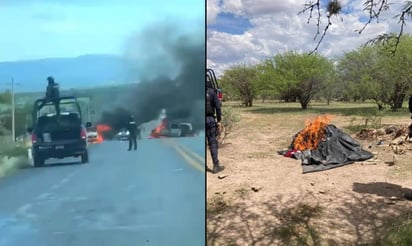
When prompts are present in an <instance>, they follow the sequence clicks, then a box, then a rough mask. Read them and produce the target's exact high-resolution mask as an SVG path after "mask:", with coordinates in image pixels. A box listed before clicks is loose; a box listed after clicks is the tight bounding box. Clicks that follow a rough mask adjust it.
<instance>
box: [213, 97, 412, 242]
mask: <svg viewBox="0 0 412 246" xmlns="http://www.w3.org/2000/svg"><path fill="white" fill-rule="evenodd" d="M227 105H228V104H227V103H226V104H225V106H227ZM232 105H236V104H232ZM235 108H236V110H237V111H238V112H239V113H240V114H241V121H240V122H239V123H238V124H237V125H236V126H235V128H234V129H233V131H232V133H231V135H230V136H229V137H228V139H227V143H228V144H227V145H225V146H224V147H223V148H221V149H220V150H219V154H220V161H221V163H222V164H223V165H224V166H225V167H226V169H225V171H223V172H222V173H221V174H219V175H226V177H225V178H224V179H218V178H217V176H218V175H213V174H211V173H208V174H207V195H208V212H209V211H213V212H209V213H208V222H207V223H208V244H209V245H360V244H366V243H372V244H371V245H373V244H374V243H377V242H379V241H381V240H383V237H384V236H385V235H386V234H387V233H388V231H389V229H388V228H389V227H388V223H389V224H390V223H392V222H393V221H394V220H395V219H396V218H398V216H401V215H403V214H404V213H406V212H407V211H408V210H410V209H411V208H412V205H411V204H412V203H411V202H408V201H405V200H402V195H403V193H404V192H405V191H408V190H409V189H408V187H412V165H411V164H410V163H411V162H410V157H411V154H412V153H409V152H407V153H406V154H404V155H399V156H397V161H396V164H395V165H393V164H392V165H389V164H388V163H390V161H391V160H393V153H392V152H391V151H390V148H389V147H387V146H379V147H378V146H375V145H373V147H372V148H371V149H370V150H371V151H372V152H373V153H375V154H376V155H375V156H376V158H377V160H376V162H375V163H372V164H369V163H355V164H352V165H347V166H344V167H340V168H336V169H331V170H328V171H323V172H317V173H309V174H302V169H301V166H300V162H299V161H297V160H294V159H290V158H285V157H283V156H279V155H278V154H277V151H278V150H281V149H284V148H287V147H288V146H289V144H290V142H291V140H292V136H293V135H294V134H295V133H296V132H297V131H299V130H300V129H301V128H302V127H303V126H304V123H305V120H306V119H310V118H313V117H315V116H317V115H319V114H332V115H333V119H332V122H331V123H333V124H335V125H336V126H337V127H339V128H342V129H346V130H345V131H349V130H348V128H349V126H350V125H351V124H352V125H360V124H364V120H365V118H364V117H366V116H365V115H362V112H364V113H365V112H368V113H369V117H371V116H374V115H373V113H371V112H370V111H371V110H372V109H373V108H374V105H373V104H372V105H371V104H364V105H353V104H351V105H347V104H332V105H331V106H326V105H322V104H319V105H314V106H313V107H312V108H311V109H310V110H308V111H302V110H300V109H299V108H298V105H296V104H259V105H257V106H254V107H253V108H239V107H235ZM378 116H379V117H381V120H382V124H409V123H410V119H409V114H408V113H405V112H399V113H395V114H390V113H384V114H382V115H378ZM353 117H356V118H357V119H356V120H353ZM361 143H362V144H363V146H367V145H369V144H374V142H370V141H361ZM207 163H211V162H210V156H209V155H208V161H207ZM216 199H217V200H216ZM213 201H214V202H213ZM216 201H218V202H216Z"/></svg>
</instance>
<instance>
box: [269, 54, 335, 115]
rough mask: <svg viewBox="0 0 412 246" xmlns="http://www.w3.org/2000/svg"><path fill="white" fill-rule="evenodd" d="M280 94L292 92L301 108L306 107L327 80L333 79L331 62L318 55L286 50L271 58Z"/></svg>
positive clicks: (324, 85)
mask: <svg viewBox="0 0 412 246" xmlns="http://www.w3.org/2000/svg"><path fill="white" fill-rule="evenodd" d="M273 61H274V64H275V67H274V69H275V73H276V77H277V78H278V80H277V86H276V88H277V89H278V90H279V92H280V94H285V92H292V93H293V94H294V95H296V97H297V99H298V100H299V102H300V105H301V107H302V109H307V107H308V105H309V103H310V101H311V100H312V99H313V97H314V96H315V95H316V94H318V93H319V92H320V91H322V90H323V89H325V88H326V86H327V84H326V82H327V81H331V80H332V79H333V76H334V75H333V74H334V70H333V64H332V62H331V61H330V60H328V59H327V58H325V57H323V56H320V55H317V54H315V55H308V54H300V53H297V52H293V51H292V52H286V53H284V54H278V55H276V56H275V57H274V58H273Z"/></svg>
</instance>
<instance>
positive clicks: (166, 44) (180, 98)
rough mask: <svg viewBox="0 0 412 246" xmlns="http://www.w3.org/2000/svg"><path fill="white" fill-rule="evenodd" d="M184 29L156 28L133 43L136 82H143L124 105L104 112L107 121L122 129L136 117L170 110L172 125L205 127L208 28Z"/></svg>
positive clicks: (148, 118)
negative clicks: (181, 122) (205, 32)
mask: <svg viewBox="0 0 412 246" xmlns="http://www.w3.org/2000/svg"><path fill="white" fill-rule="evenodd" d="M179 25H180V24H179V23H175V24H167V23H161V24H155V25H151V26H150V27H148V28H147V29H145V30H143V31H142V32H140V33H138V34H137V35H135V36H134V37H132V38H131V39H130V42H129V43H128V45H127V49H126V54H125V57H126V59H127V65H128V69H129V71H130V74H129V75H130V80H131V81H138V83H137V85H134V86H131V88H130V94H129V95H126V96H125V99H123V100H121V101H122V102H121V103H120V105H119V106H117V107H114V108H113V109H111V110H107V111H105V112H103V113H102V116H101V123H105V124H108V125H110V126H112V128H114V129H120V128H123V127H125V126H126V123H127V119H128V116H129V115H130V114H133V115H134V117H135V120H136V121H137V123H138V124H141V123H144V122H148V121H151V120H154V119H157V118H158V117H159V113H160V111H161V110H162V109H166V113H167V117H168V120H169V121H170V120H172V121H173V120H184V121H188V122H191V123H192V125H193V128H194V129H195V130H201V129H203V128H204V115H205V113H204V111H205V103H204V97H205V86H204V77H205V74H204V73H205V67H206V63H205V38H204V26H203V24H202V26H201V25H199V29H198V30H197V31H192V32H184V31H183V28H179ZM200 27H201V28H200ZM180 29H182V30H180Z"/></svg>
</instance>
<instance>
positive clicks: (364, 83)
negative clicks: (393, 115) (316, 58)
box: [338, 35, 412, 111]
mask: <svg viewBox="0 0 412 246" xmlns="http://www.w3.org/2000/svg"><path fill="white" fill-rule="evenodd" d="M395 45H398V48H397V49H398V51H399V52H396V53H395V54H394V53H392V50H393V48H394V46H395ZM411 61H412V38H411V37H410V36H408V35H404V36H403V37H402V38H401V39H400V42H399V44H397V41H396V40H392V41H391V42H388V43H386V44H385V45H379V44H375V45H373V46H368V47H361V48H359V49H358V50H356V51H352V52H349V53H347V54H345V56H344V57H343V58H342V59H341V61H340V62H339V65H338V73H339V76H340V79H341V81H342V82H343V84H345V85H346V87H345V91H346V93H347V94H351V95H352V96H353V99H354V100H356V99H359V98H360V99H362V100H366V99H373V100H374V101H375V102H376V104H377V105H378V109H379V110H382V109H383V108H384V107H385V105H387V106H390V108H391V110H392V111H396V110H397V109H399V108H401V107H402V104H403V101H404V100H405V97H406V94H407V93H408V92H409V90H410V89H411V88H412V79H411V78H410V74H411V72H412V68H411V65H412V62H411Z"/></svg>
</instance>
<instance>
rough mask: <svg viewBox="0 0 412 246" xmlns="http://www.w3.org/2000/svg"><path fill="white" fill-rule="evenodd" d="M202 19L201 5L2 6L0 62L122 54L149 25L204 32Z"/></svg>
mask: <svg viewBox="0 0 412 246" xmlns="http://www.w3.org/2000/svg"><path fill="white" fill-rule="evenodd" d="M204 15H205V2H204V0H177V1H160V0H153V1H149V0H147V1H141V0H99V1H98V0H71V1H69V0H38V1H35V0H2V1H1V2H0V37H1V38H0V62H1V61H16V60H28V59H41V58H48V57H76V56H79V55H84V54H94V53H99V54H101V53H104V54H122V53H123V51H124V49H125V45H126V43H127V40H128V38H130V37H131V36H132V35H133V34H134V33H136V32H139V30H142V29H143V28H144V27H145V26H147V25H148V24H150V23H153V22H159V21H163V20H164V21H167V22H171V21H180V23H183V26H179V27H177V28H178V29H179V28H184V29H193V30H194V29H199V28H204V19H205V16H204ZM199 31H203V32H204V30H200V29H199Z"/></svg>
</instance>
